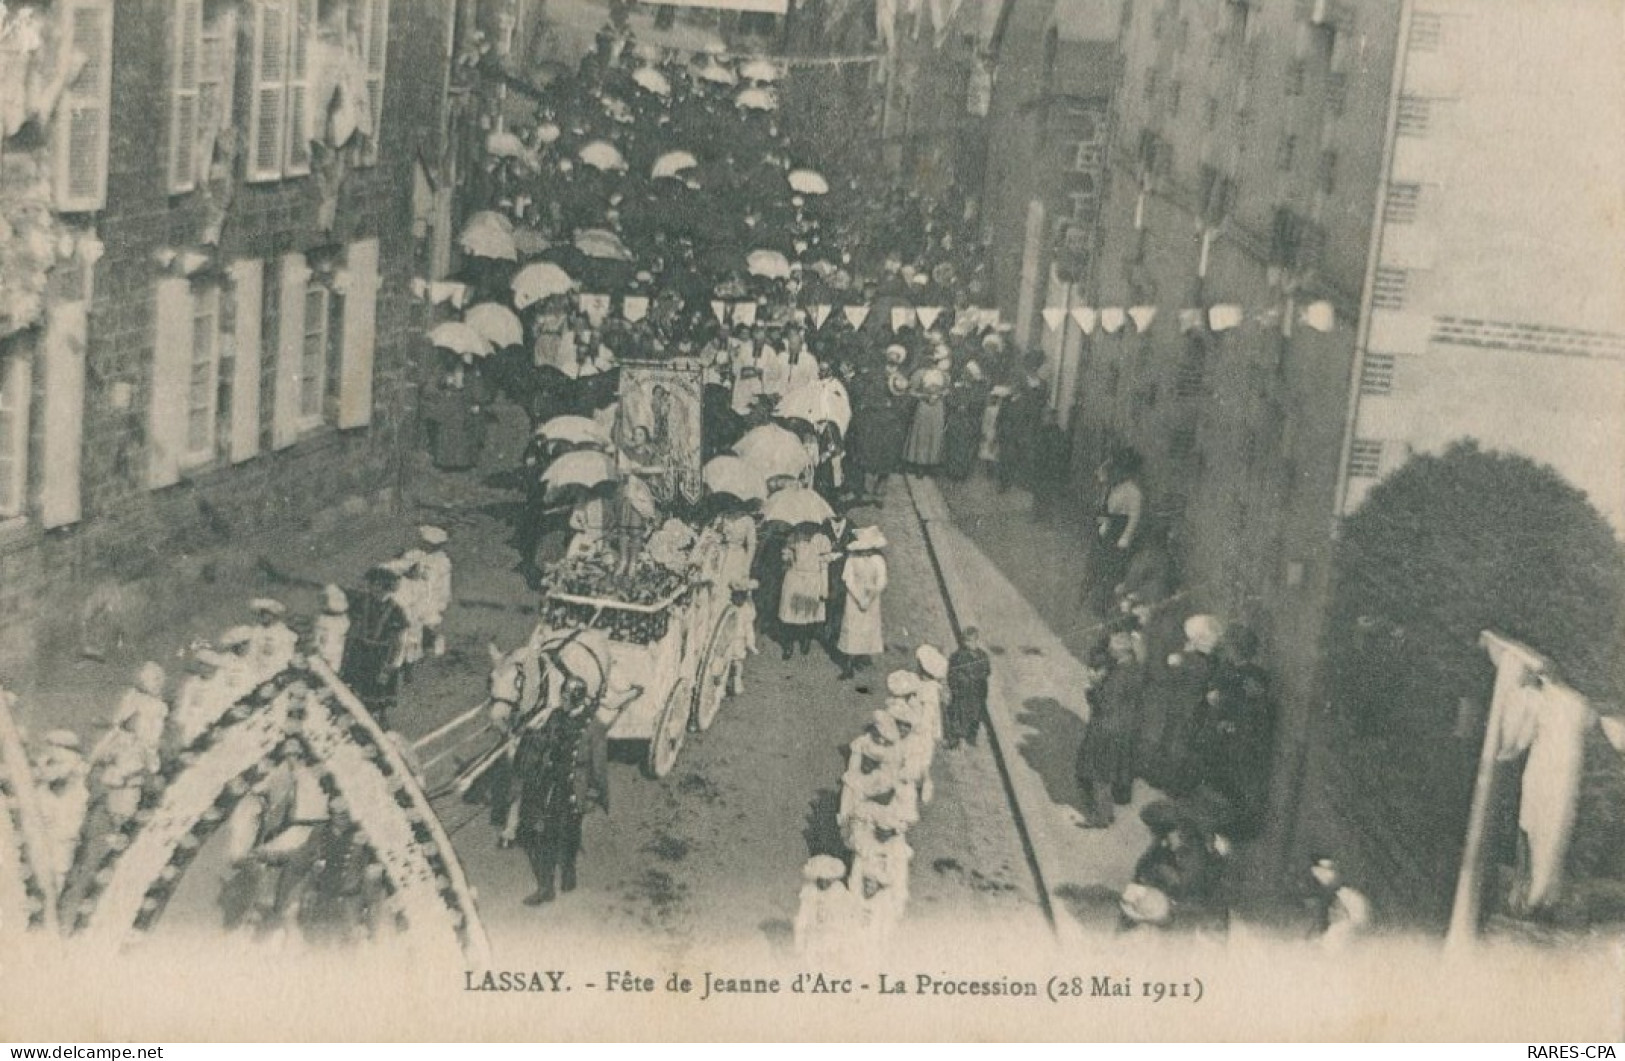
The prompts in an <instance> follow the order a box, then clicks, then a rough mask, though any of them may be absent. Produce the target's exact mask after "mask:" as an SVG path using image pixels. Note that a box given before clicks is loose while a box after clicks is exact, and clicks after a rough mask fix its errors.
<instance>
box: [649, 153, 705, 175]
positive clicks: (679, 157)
mask: <svg viewBox="0 0 1625 1061" xmlns="http://www.w3.org/2000/svg"><path fill="white" fill-rule="evenodd" d="M699 164H700V160H699V159H697V158H695V157H694V156H693V155H691V154H689V153H688V152H687V151H668V152H666V153H665V154H664V155H661V156H660V157H659V158H657V159H655V164H654V169H652V170H650V171H649V176H651V177H675V176H677V175H678V174H679V173H682V172H683V171H684V170H685V169H693V168H694V167H695V166H698V165H699Z"/></svg>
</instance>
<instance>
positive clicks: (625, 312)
mask: <svg viewBox="0 0 1625 1061" xmlns="http://www.w3.org/2000/svg"><path fill="white" fill-rule="evenodd" d="M648 315H649V297H648V296H647V295H627V296H626V297H625V298H623V299H621V316H623V317H625V318H626V319H627V320H629V321H631V322H632V323H634V324H636V323H637V322H638V321H640V320H642V319H643V318H644V317H647V316H648Z"/></svg>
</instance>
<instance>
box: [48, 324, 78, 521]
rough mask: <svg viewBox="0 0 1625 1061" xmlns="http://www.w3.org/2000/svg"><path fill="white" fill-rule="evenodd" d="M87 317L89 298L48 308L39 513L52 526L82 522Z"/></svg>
mask: <svg viewBox="0 0 1625 1061" xmlns="http://www.w3.org/2000/svg"><path fill="white" fill-rule="evenodd" d="M87 323H88V315H87V312H86V308H85V303H84V302H62V303H58V304H56V305H53V306H52V307H51V308H50V309H48V310H47V311H46V317H45V339H44V364H43V368H44V376H45V379H44V383H45V386H44V391H45V396H44V403H43V406H42V408H41V421H42V422H41V425H40V426H41V431H40V464H39V469H40V489H39V513H40V524H41V525H42V526H44V527H45V528H47V529H49V528H51V527H65V526H67V525H68V524H70V523H77V522H79V516H80V500H79V469H80V459H81V456H82V453H83V446H84V437H85V337H86V331H87Z"/></svg>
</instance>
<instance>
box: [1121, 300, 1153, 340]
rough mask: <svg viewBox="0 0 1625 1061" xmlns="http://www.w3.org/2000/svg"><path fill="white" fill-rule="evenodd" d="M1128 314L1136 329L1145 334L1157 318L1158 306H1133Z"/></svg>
mask: <svg viewBox="0 0 1625 1061" xmlns="http://www.w3.org/2000/svg"><path fill="white" fill-rule="evenodd" d="M1128 316H1129V319H1130V320H1132V321H1133V322H1134V330H1135V331H1137V332H1140V333H1142V334H1143V333H1144V332H1146V331H1147V330H1148V329H1150V327H1151V322H1152V321H1153V320H1155V319H1156V317H1157V307H1155V306H1132V307H1130V308H1129V311H1128Z"/></svg>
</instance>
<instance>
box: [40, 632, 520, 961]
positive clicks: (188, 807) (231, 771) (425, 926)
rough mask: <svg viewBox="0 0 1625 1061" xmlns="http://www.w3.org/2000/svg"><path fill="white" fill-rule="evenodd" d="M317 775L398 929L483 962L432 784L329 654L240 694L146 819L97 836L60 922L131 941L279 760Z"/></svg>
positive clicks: (166, 771) (180, 761) (143, 810)
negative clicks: (347, 820) (347, 823)
mask: <svg viewBox="0 0 1625 1061" xmlns="http://www.w3.org/2000/svg"><path fill="white" fill-rule="evenodd" d="M290 758H291V759H293V760H295V761H297V762H300V763H303V764H307V765H309V766H311V767H313V768H314V769H316V770H317V771H318V772H319V773H320V776H321V780H322V786H323V788H324V789H326V790H327V791H328V793H329V794H330V795H336V796H342V797H344V799H345V801H346V802H347V803H348V805H349V808H350V814H351V817H352V818H353V819H354V821H355V823H356V825H357V826H358V827H359V829H360V831H361V833H362V835H363V836H365V837H366V840H367V843H368V846H369V848H370V853H371V855H372V857H373V859H374V860H376V862H377V864H378V865H380V866H381V867H382V868H383V873H384V886H385V888H386V890H387V891H388V893H389V895H390V899H389V906H390V908H391V909H392V910H393V911H394V913H395V919H396V924H397V927H400V928H402V929H407V930H410V932H411V939H412V942H413V945H414V946H415V947H423V948H424V949H426V950H427V951H429V952H430V953H431V954H433V955H436V956H440V957H444V959H445V960H447V961H449V962H461V963H464V964H466V965H469V966H473V967H476V968H481V967H484V966H485V965H486V964H487V963H488V960H489V955H490V950H489V944H488V942H487V940H486V937H485V930H484V928H483V926H482V925H481V923H480V919H479V913H478V911H477V910H476V909H475V905H474V898H473V893H472V892H471V891H470V889H469V886H468V882H467V879H466V878H465V877H464V875H463V870H462V866H461V864H460V863H459V862H458V860H457V855H456V853H455V852H454V851H453V850H452V846H451V841H450V839H449V838H448V837H447V835H446V833H445V830H444V829H443V828H442V827H441V825H440V821H439V819H438V818H437V817H436V816H435V813H434V811H433V809H432V808H431V807H430V805H429V800H428V797H427V796H426V795H425V794H424V791H423V788H422V786H421V785H420V784H419V782H418V780H417V778H416V777H414V776H413V774H412V772H411V770H410V769H409V768H408V767H407V764H406V762H405V760H404V759H403V758H402V757H401V754H400V752H399V750H398V749H397V748H396V746H395V745H394V743H393V742H391V741H390V740H389V739H388V737H386V736H385V734H384V731H383V730H382V729H381V728H380V727H379V726H378V724H377V722H376V721H374V720H373V718H372V716H371V715H370V714H368V712H367V710H366V709H365V708H364V707H363V706H362V705H361V703H360V701H358V700H357V699H356V698H355V695H354V694H353V693H351V692H350V690H349V689H348V688H346V687H345V685H344V684H343V683H342V682H341V681H339V680H338V679H337V678H336V677H335V676H334V675H333V673H332V671H331V670H329V669H328V668H327V667H326V665H325V664H323V663H322V662H321V661H320V660H317V659H313V658H307V659H300V660H298V661H297V662H296V663H295V664H294V665H293V666H291V667H289V668H288V669H287V670H284V671H282V672H281V673H280V674H278V675H276V676H275V677H274V678H272V679H270V680H269V681H267V682H265V683H264V684H263V685H261V686H260V687H259V688H258V689H256V690H255V691H254V692H253V693H251V694H249V695H248V696H247V697H245V698H243V699H242V700H240V701H239V702H238V703H237V704H235V705H234V706H233V707H232V708H231V709H230V710H229V711H227V712H226V713H225V715H224V716H222V717H221V718H220V720H219V721H218V722H216V723H215V724H214V725H213V726H211V727H210V728H209V729H207V730H206V731H205V732H204V733H202V734H201V735H200V736H199V737H198V738H197V740H196V741H194V742H193V743H192V744H191V746H190V747H188V748H186V749H185V750H184V751H182V752H181V753H180V754H179V755H177V756H175V758H174V759H173V760H172V761H171V762H170V763H167V764H165V766H164V768H163V771H162V778H161V781H162V784H161V786H154V788H155V791H151V792H149V793H148V794H147V795H145V796H144V797H143V799H142V803H141V806H140V809H139V810H138V811H137V812H136V814H135V816H134V817H132V818H131V819H130V820H129V821H127V822H126V823H124V825H123V826H122V827H120V829H119V831H118V832H117V833H115V834H113V835H112V836H109V837H107V838H106V840H107V842H106V843H99V844H94V845H91V844H88V843H87V846H91V847H93V848H94V849H95V850H96V851H97V852H99V853H100V857H99V859H98V864H96V865H93V866H84V867H78V868H77V872H84V873H88V874H90V883H89V887H88V888H87V889H86V891H85V893H84V895H83V897H82V898H80V899H79V900H78V901H77V903H76V904H75V908H74V909H73V910H67V911H64V912H63V916H62V919H63V921H64V923H66V924H67V925H68V926H69V927H70V929H71V930H72V931H74V932H76V933H77V934H78V936H79V938H80V939H82V940H84V941H86V942H92V943H101V944H104V945H109V946H119V945H121V944H123V943H125V942H127V941H128V940H130V939H131V937H133V936H137V935H139V934H141V933H143V932H145V931H147V930H148V929H150V928H151V927H152V926H153V925H154V924H156V923H157V921H158V919H159V917H160V916H161V915H162V913H163V910H164V907H165V905H166V904H167V903H168V901H169V898H170V895H171V893H172V892H173V890H174V888H175V886H176V884H178V883H179V881H180V878H181V875H182V874H183V873H184V872H185V870H186V867H187V866H188V865H189V864H190V863H191V861H192V859H193V858H195V857H196V856H197V854H198V852H199V851H200V850H201V849H202V847H203V845H204V843H205V842H206V841H207V840H208V838H209V836H210V835H211V834H212V833H213V832H214V830H215V829H217V828H218V827H219V826H220V825H221V824H222V823H223V822H225V821H227V820H228V819H229V818H230V816H231V813H232V811H233V810H234V809H235V808H236V806H237V804H238V802H239V801H240V800H241V799H242V798H243V797H244V796H245V795H247V794H248V793H249V792H250V791H251V789H252V788H253V786H254V785H255V784H256V783H257V782H258V781H260V780H261V779H263V778H264V777H265V776H266V775H267V774H268V773H269V772H270V770H272V769H273V768H274V767H276V766H277V765H279V764H280V763H282V762H284V761H286V760H288V759H290Z"/></svg>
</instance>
